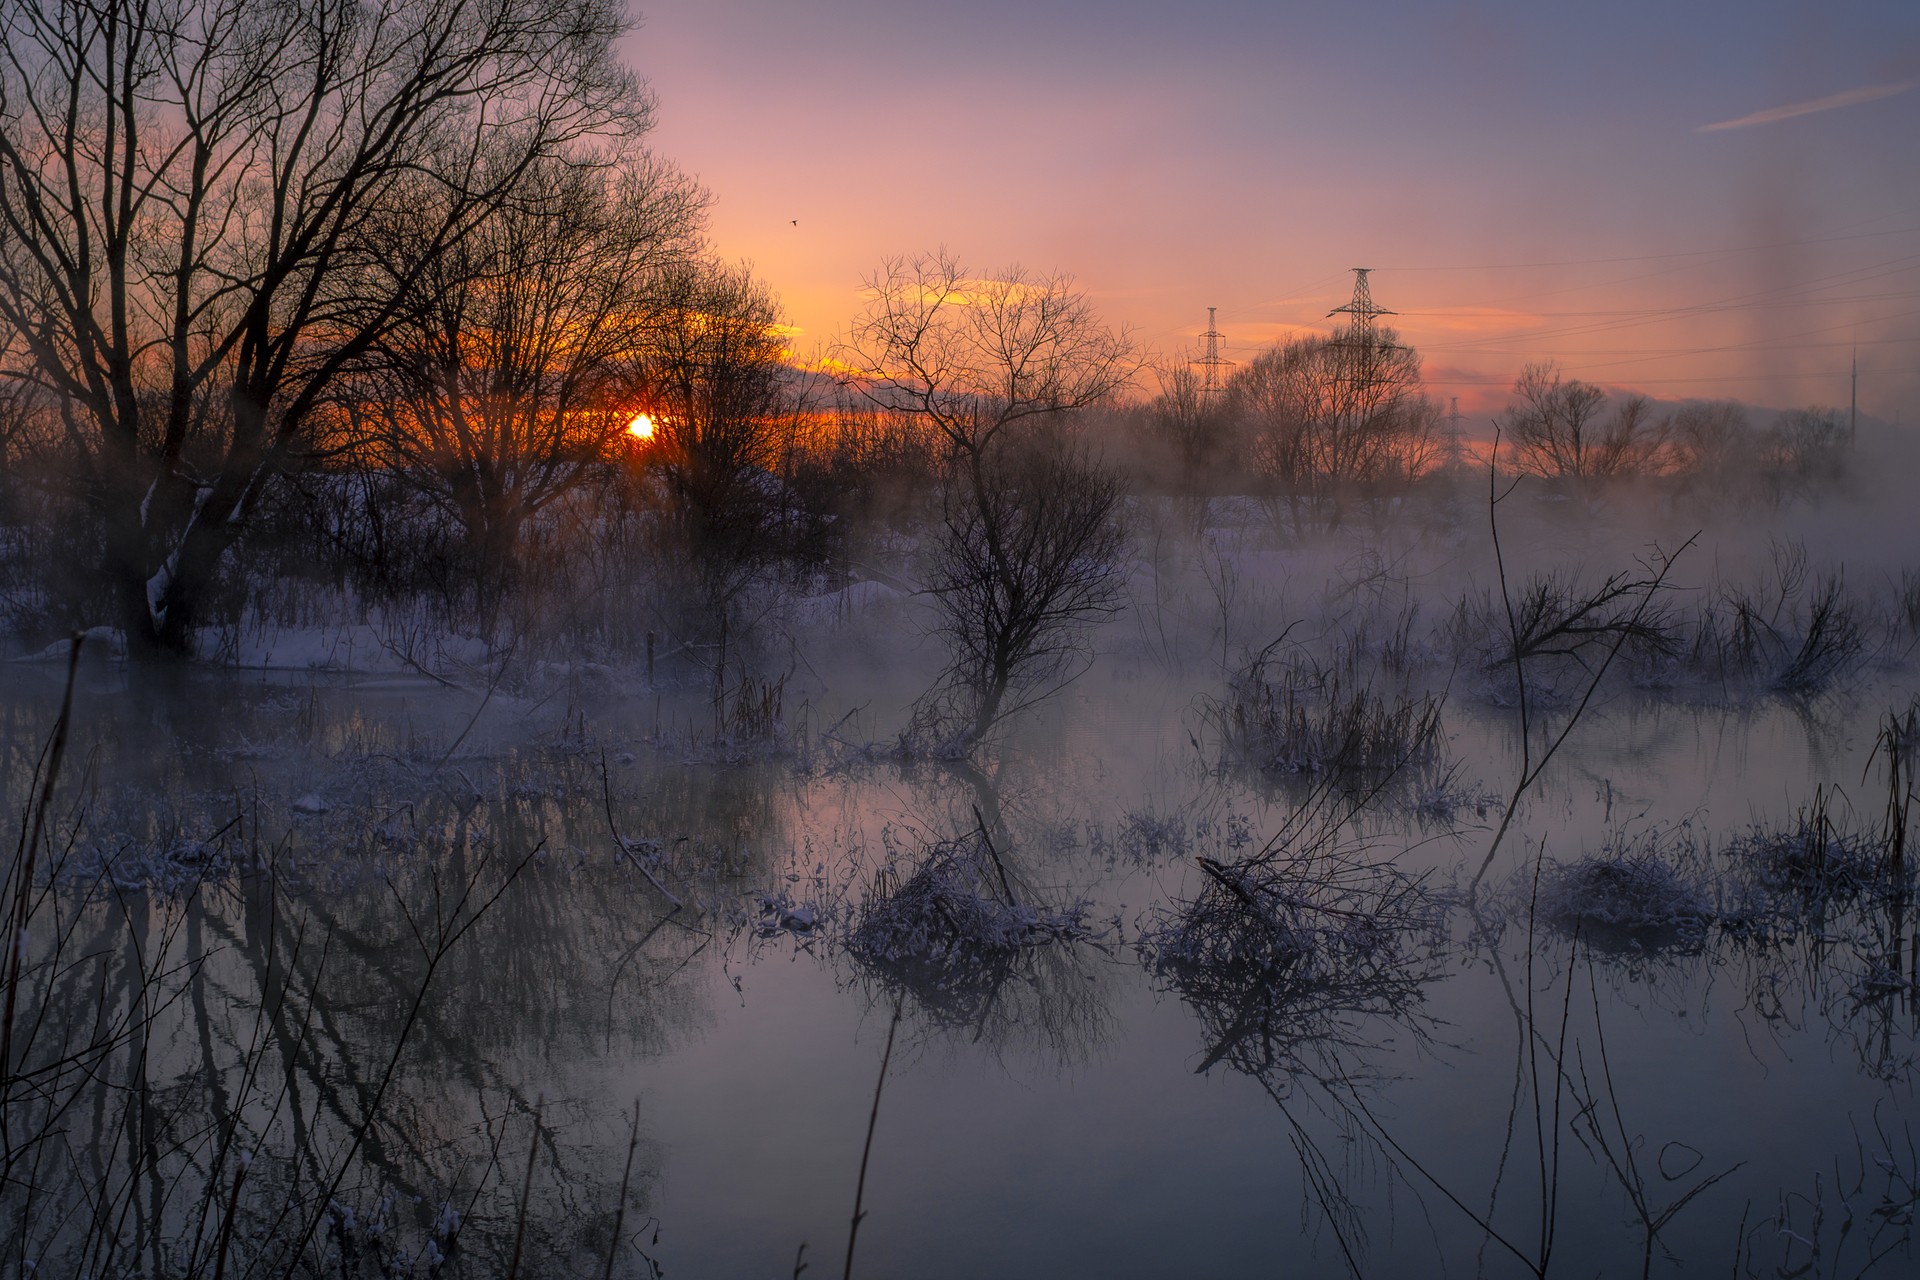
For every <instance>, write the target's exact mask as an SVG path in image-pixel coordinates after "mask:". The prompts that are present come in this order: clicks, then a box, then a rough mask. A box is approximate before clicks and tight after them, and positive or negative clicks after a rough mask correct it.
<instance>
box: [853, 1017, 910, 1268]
mask: <svg viewBox="0 0 1920 1280" xmlns="http://www.w3.org/2000/svg"><path fill="white" fill-rule="evenodd" d="M904 998H905V997H904V995H897V996H895V997H894V998H893V1019H892V1020H891V1021H890V1022H888V1023H887V1047H886V1048H885V1049H884V1050H883V1051H882V1052H881V1054H880V1078H879V1079H878V1080H876V1081H874V1084H873V1110H872V1111H870V1112H868V1113H867V1141H866V1145H865V1146H863V1147H861V1148H860V1180H859V1181H858V1182H857V1183H855V1184H854V1189H853V1221H852V1222H851V1223H850V1224H849V1225H848V1227H847V1264H846V1266H845V1267H844V1268H843V1269H842V1270H841V1272H840V1278H841V1280H853V1245H854V1241H855V1240H857V1239H858V1238H859V1235H860V1221H861V1219H863V1218H865V1217H866V1216H867V1211H866V1209H864V1208H863V1207H862V1206H863V1205H864V1203H865V1201H866V1196H867V1159H868V1157H870V1156H872V1155H873V1130H874V1126H875V1125H877V1124H879V1123H880V1091H881V1090H882V1089H885V1088H886V1087H887V1064H888V1063H890V1062H891V1061H893V1037H894V1033H895V1032H897V1031H899V1030H900V1004H901V1001H902V1000H903V999H904Z"/></svg>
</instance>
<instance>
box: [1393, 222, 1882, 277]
mask: <svg viewBox="0 0 1920 1280" xmlns="http://www.w3.org/2000/svg"><path fill="white" fill-rule="evenodd" d="M1916 231H1920V227H1901V228H1899V229H1897V230H1894V231H1862V232H1859V233H1857V234H1855V235H1846V236H1823V237H1820V238H1817V239H1812V240H1776V241H1774V242H1773V243H1772V244H1748V245H1737V246H1734V247H1731V248H1726V249H1685V250H1681V251H1680V252H1677V253H1636V254H1628V255H1625V256H1622V257H1617V258H1562V259H1560V260H1558V261H1546V262H1483V263H1477V264H1463V265H1460V266H1428V267H1389V268H1385V270H1390V271H1522V270H1528V269H1531V268H1535V267H1595V266H1608V265H1613V264H1617V263H1622V262H1671V261H1673V260H1674V259H1676V258H1713V257H1721V256H1725V255H1728V254H1735V253H1766V252H1770V251H1772V250H1774V249H1798V248H1803V247H1806V246H1809V245H1816V244H1840V243H1843V242H1845V241H1849V240H1873V239H1879V238H1884V237H1886V236H1906V235H1912V234H1913V233H1915V232H1916Z"/></svg>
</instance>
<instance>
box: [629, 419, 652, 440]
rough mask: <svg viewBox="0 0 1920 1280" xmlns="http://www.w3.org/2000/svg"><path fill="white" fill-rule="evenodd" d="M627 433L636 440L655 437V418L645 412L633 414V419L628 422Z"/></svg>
mask: <svg viewBox="0 0 1920 1280" xmlns="http://www.w3.org/2000/svg"><path fill="white" fill-rule="evenodd" d="M627 434H628V435H630V436H632V437H633V438H634V439H636V440H651V439H653V419H652V418H650V417H648V416H647V415H646V414H644V413H636V414H634V415H633V421H632V422H629V423H628V424H627Z"/></svg>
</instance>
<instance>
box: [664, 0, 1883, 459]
mask: <svg viewBox="0 0 1920 1280" xmlns="http://www.w3.org/2000/svg"><path fill="white" fill-rule="evenodd" d="M1353 8H1354V7H1352V6H1345V7H1343V6H1333V5H1327V6H1314V5H1301V6H1291V5H1275V4H1254V3H1229V2H1226V0H1221V2H1219V3H1211V2H1209V3H1200V4H1196V5H1192V6H1187V7H1183V8H1182V9H1181V12H1179V13H1177V14H1173V13H1169V12H1168V11H1167V7H1166V6H1164V5H1158V4H1147V3H1132V2H1130V0H1111V2H1109V3H1104V4H1097V5H1096V4H1093V3H1081V2H1076V0H1028V2H1027V3H1024V4H1013V3H1010V2H1003V0H976V3H973V4H970V5H969V6H967V8H966V9H965V11H964V12H963V11H961V10H960V9H958V8H956V7H950V6H944V5H934V4H925V3H913V2H912V0H898V2H897V3H880V2H879V0H815V2H813V3H807V2H804V0H790V2H789V3H786V4H778V5H776V4H770V3H755V2H752V0H655V2H654V3H653V4H651V5H650V6H649V8H648V10H647V13H646V19H645V24H644V25H643V26H642V28H641V29H640V30H639V31H638V32H637V33H636V34H635V36H633V37H632V39H631V42H630V56H631V58H632V61H633V62H634V64H635V66H636V67H637V68H638V69H639V70H640V72H641V73H642V74H643V75H645V76H646V77H647V78H648V80H649V81H650V82H651V83H652V85H653V86H654V88H655V90H656V92H657V93H658V96H659V120H660V123H659V127H658V128H657V130H656V133H655V143H656V145H657V147H658V148H659V149H660V150H661V151H662V152H663V153H664V154H666V155H669V156H671V157H672V158H674V159H675V160H676V161H678V162H679V163H680V164H682V165H683V166H684V167H686V168H687V169H688V170H690V171H691V172H693V173H694V174H696V175H697V176H698V177H699V178H700V179H701V180H702V181H703V182H704V183H705V184H706V185H707V186H708V187H709V188H710V189H711V190H712V192H713V194H714V196H715V199H716V203H715V206H714V210H713V216H712V222H711V228H712V236H713V240H714V243H715V246H716V248H717V249H718V250H719V251H721V252H722V253H724V254H726V255H728V256H732V257H740V258H746V259H749V260H751V261H752V262H753V264H754V266H755V268H756V270H758V271H759V273H760V274H761V275H763V276H764V277H765V278H766V279H767V280H768V281H769V282H770V283H771V284H772V286H773V287H774V288H775V289H776V290H777V291H778V292H779V293H780V295H781V296H782V298H783V300H784V303H785V305H786V309H787V311H788V314H789V318H790V319H791V320H792V321H793V323H794V324H795V325H796V326H797V327H798V328H799V330H800V333H799V334H798V335H797V337H796V338H795V341H794V345H795V347H796V349H797V350H799V351H801V352H802V353H806V352H808V351H809V350H811V349H815V348H817V347H823V346H825V345H827V344H830V343H831V341H832V340H833V338H834V337H835V336H836V334H838V333H839V332H841V331H843V330H844V328H845V326H846V324H847V322H848V321H849V319H850V318H851V317H852V316H853V315H854V314H855V313H856V312H857V310H858V309H859V307H860V282H861V279H862V277H863V276H865V275H866V274H867V273H869V272H871V271H872V270H873V269H874V267H875V266H876V265H877V263H878V262H879V261H880V259H881V258H882V257H883V256H884V255H886V254H890V253H912V252H915V251H919V250H925V249H931V248H934V247H937V246H940V245H945V246H947V247H949V248H951V249H953V250H954V251H956V252H957V253H958V254H960V255H961V257H962V258H963V259H964V260H965V261H966V262H967V263H968V264H969V265H970V266H971V267H973V268H974V269H976V270H980V271H987V270H992V269H994V268H996V267H1002V266H1005V265H1008V264H1010V263H1016V262H1017V263H1022V264H1024V265H1026V266H1028V267H1031V268H1035V269H1039V270H1043V271H1044V270H1052V269H1060V270H1064V271H1067V272H1070V273H1072V274H1073V275H1074V276H1075V277H1076V278H1077V279H1078V280H1079V282H1080V284H1081V285H1082V287H1084V288H1085V289H1086V290H1087V291H1088V292H1089V293H1091V294H1092V295H1093V296H1094V297H1095V299H1096V300H1097V301H1098V302H1099V304H1100V306H1101V308H1102V310H1103V312H1104V313H1105V314H1106V315H1107V316H1108V317H1109V318H1111V319H1112V320H1113V321H1114V322H1115V323H1118V324H1125V325H1127V326H1129V327H1130V328H1132V329H1133V330H1134V331H1135V333H1136V335H1137V337H1138V339H1139V340H1140V342H1141V344H1142V345H1143V347H1145V348H1146V349H1147V350H1148V351H1149V352H1151V353H1153V354H1154V355H1155V356H1156V357H1158V358H1159V359H1161V360H1166V361H1171V360H1178V359H1181V358H1184V357H1185V356H1187V355H1189V354H1191V351H1192V348H1193V343H1194V339H1195V335H1197V334H1198V333H1199V332H1200V330H1201V329H1203V328H1204V326H1205V321H1206V308H1207V307H1208V306H1209V305H1212V306H1216V307H1218V308H1219V317H1220V319H1219V324H1220V328H1221V330H1222V332H1223V333H1225V334H1226V335H1227V354H1228V355H1229V356H1230V357H1233V358H1236V359H1245V358H1246V357H1247V356H1248V355H1250V354H1252V353H1253V352H1255V351H1257V350H1259V349H1260V347H1261V346H1262V345H1264V344H1265V343H1268V342H1270V341H1272V340H1273V339H1275V338H1276V337H1278V336H1281V335H1283V334H1285V333H1287V332H1290V331H1293V330H1296V329H1301V328H1318V327H1324V326H1325V325H1326V324H1328V323H1329V322H1328V321H1327V320H1326V319H1325V315H1326V312H1327V311H1328V310H1329V309H1331V308H1332V307H1334V306H1338V305H1340V304H1341V303H1343V302H1345V301H1346V300H1347V298H1348V296H1349V294H1350V291H1351V286H1352V277H1351V275H1350V273H1349V272H1348V270H1347V269H1348V268H1350V267H1353V266H1367V267H1371V268H1373V269H1374V271H1373V289H1374V297H1375V300H1376V302H1378V303H1379V304H1380V305H1382V306H1386V307H1390V308H1392V309H1394V310H1396V311H1398V312H1400V313H1401V314H1400V317H1399V318H1398V320H1397V322H1396V323H1397V324H1398V327H1399V328H1400V330H1401V333H1402V336H1403V337H1404V338H1405V339H1406V340H1407V341H1409V342H1411V343H1412V344H1413V345H1414V346H1416V347H1417V348H1418V349H1419V350H1420V351H1421V353H1422V355H1423V357H1424V359H1425V363H1426V370H1427V377H1428V381H1429V384H1430V386H1431V389H1432V390H1434V391H1435V392H1436V393H1438V394H1440V395H1442V396H1446V395H1450V394H1451V395H1458V396H1459V397H1460V399H1461V406H1462V409H1463V411H1464V412H1467V413H1469V414H1473V415H1476V416H1478V415H1483V414H1485V413H1487V412H1489V411H1490V410H1491V408H1492V407H1494V406H1496V405H1497V404H1498V403H1500V402H1501V400H1502V398H1503V395H1504V390H1505V388H1506V387H1507V386H1508V385H1510V384H1511V382H1512V379H1513V377H1514V374H1515V373H1516V372H1517V371H1518V369H1519V367H1520V366H1521V365H1522V364H1524V363H1525V362H1526V361H1528V360H1532V359H1555V360H1558V361H1559V362H1560V363H1561V364H1562V365H1563V366H1564V367H1565V368H1566V369H1567V370H1568V372H1569V373H1571V374H1573V375H1574V376H1578V377H1582V378H1587V379H1590V380H1593V381H1597V382H1602V383H1604V384H1607V385H1612V386H1622V387H1632V388H1636V389H1640V390H1645V391H1647V392H1648V393H1650V394H1653V395H1656V396H1659V397H1662V398H1667V399H1677V398H1683V397H1689V396H1733V397H1737V398H1741V399H1745V400H1748V401H1750V402H1753V403H1757V404H1766V405H1776V406H1786V405H1794V404H1803V403H1810V402H1824V403H1839V404H1844V403H1845V401H1846V396H1847V369H1848V362H1849V360H1850V359H1851V358H1852V356H1853V353H1854V351H1855V350H1856V349H1857V351H1858V358H1859V364H1860V370H1861V374H1860V393H1861V404H1862V408H1863V409H1865V410H1867V411H1870V412H1877V413H1879V414H1881V415H1883V416H1887V417H1892V418H1898V417H1899V416H1900V415H1901V414H1903V413H1904V414H1905V415H1906V420H1908V421H1912V420H1913V418H1914V417H1916V416H1920V163H1916V161H1920V143H1916V142H1915V141H1914V139H1915V138H1920V88H1916V86H1920V79H1916V76H1920V5H1912V4H1894V3H1884V2H1880V3H1856V4H1844V3H1843V4H1838V5H1827V6H1821V7H1820V8H1819V9H1817V10H1816V9H1815V8H1813V7H1811V6H1804V5H1787V4H1767V3H1760V2H1759V0H1754V2H1751V3H1741V4H1731V3H1729V4H1716V3H1701V4H1697V5H1693V6H1687V7H1686V9H1687V11H1686V12H1685V13H1680V14H1675V13H1672V12H1670V10H1671V8H1672V6H1662V5H1653V4H1647V5H1641V4H1638V3H1627V4H1621V5H1617V6H1614V7H1612V8H1610V9H1609V10H1608V11H1607V12H1606V13H1598V14H1596V13H1583V14H1582V15H1581V16H1578V17H1575V16H1570V15H1569V14H1565V13H1560V12H1554V11H1551V10H1555V9H1557V8H1559V7H1554V6H1548V7H1547V8H1548V9H1549V10H1550V11H1549V12H1546V13H1542V12H1540V11H1539V7H1538V6H1536V7H1534V8H1527V7H1521V6H1502V5H1498V4H1491V5H1462V6H1457V7H1452V8H1443V7H1439V6H1433V5H1430V4H1413V3H1407V4H1405V5H1404V6H1400V7H1398V9H1397V10H1396V6H1394V5H1386V6H1381V7H1377V8H1373V9H1368V11H1367V16H1365V17H1358V16H1354V15H1353V14H1351V13H1349V9H1353Z"/></svg>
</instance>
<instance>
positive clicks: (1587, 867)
mask: <svg viewBox="0 0 1920 1280" xmlns="http://www.w3.org/2000/svg"><path fill="white" fill-rule="evenodd" d="M1669 844H1670V842H1668V841H1663V839H1662V836H1661V834H1660V833H1658V832H1653V833H1649V834H1648V835H1646V836H1644V837H1642V838H1641V839H1639V840H1637V841H1630V842H1628V841H1621V842H1613V843H1609V844H1608V845H1607V846H1605V847H1603V848H1602V849H1601V850H1600V851H1599V852H1598V853H1595V854H1590V855H1588V856H1587V857H1584V858H1581V859H1579V860H1578V861H1575V862H1569V863H1548V864H1547V865H1546V866H1544V867H1542V868H1540V873H1539V882H1538V885H1537V887H1536V888H1535V889H1534V890H1533V893H1534V897H1533V909H1534V911H1535V913H1536V914H1537V915H1538V916H1539V918H1540V919H1542V920H1545V921H1546V922H1547V923H1548V924H1549V925H1551V926H1553V927H1554V928H1556V929H1559V930H1562V931H1563V932H1573V931H1575V930H1578V931H1579V932H1580V934H1581V936H1582V937H1584V938H1585V939H1586V940H1587V941H1589V942H1599V943H1606V942H1615V943H1622V944H1625V945H1626V946H1628V947H1631V948H1633V949H1636V950H1655V949H1671V948H1679V949H1691V948H1694V947H1698V946H1699V945H1700V944H1701V943H1702V942H1704V941H1705V939H1706V933H1707V928H1708V926H1709V925H1711V924H1712V922H1713V919H1714V907H1713V897H1712V893H1711V887H1710V886H1709V885H1707V884H1705V883H1704V882H1703V881H1701V880H1700V879H1699V878H1697V877H1693V876H1689V875H1688V874H1686V872H1685V871H1684V870H1683V869H1682V868H1681V867H1679V866H1676V865H1675V863H1674V862H1673V861H1671V860H1669V857H1668V856H1666V855H1667V854H1668V852H1669V851H1670V850H1669V847H1668V846H1669Z"/></svg>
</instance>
